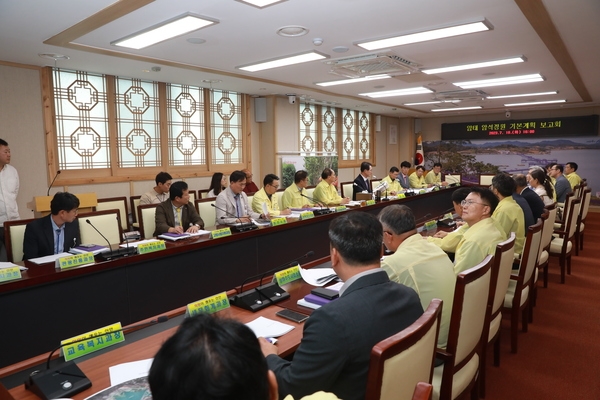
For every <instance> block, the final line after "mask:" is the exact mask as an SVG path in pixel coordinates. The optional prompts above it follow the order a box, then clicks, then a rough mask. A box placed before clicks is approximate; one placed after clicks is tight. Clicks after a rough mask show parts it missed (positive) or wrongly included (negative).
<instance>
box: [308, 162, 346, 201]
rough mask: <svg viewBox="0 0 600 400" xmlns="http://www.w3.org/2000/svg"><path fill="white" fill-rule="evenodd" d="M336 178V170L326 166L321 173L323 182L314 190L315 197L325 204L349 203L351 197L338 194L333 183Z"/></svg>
mask: <svg viewBox="0 0 600 400" xmlns="http://www.w3.org/2000/svg"><path fill="white" fill-rule="evenodd" d="M336 180H337V176H336V175H335V171H334V170H332V169H331V168H325V169H324V170H323V172H322V173H321V182H319V184H318V185H317V187H316V188H315V190H314V192H313V195H312V197H313V199H314V200H315V201H317V202H319V203H320V204H323V205H324V206H339V205H340V204H348V202H349V201H350V199H349V198H348V197H342V196H340V195H339V194H338V192H337V189H336V187H335V185H334V184H333V183H334V182H335V181H336Z"/></svg>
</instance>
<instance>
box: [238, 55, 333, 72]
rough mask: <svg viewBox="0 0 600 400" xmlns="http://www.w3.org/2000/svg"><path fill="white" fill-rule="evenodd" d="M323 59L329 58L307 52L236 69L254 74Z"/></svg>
mask: <svg viewBox="0 0 600 400" xmlns="http://www.w3.org/2000/svg"><path fill="white" fill-rule="evenodd" d="M324 58H329V56H328V55H325V54H322V53H318V52H316V51H309V52H308V53H302V54H296V55H292V56H286V57H282V58H276V59H274V60H267V61H261V62H259V63H256V64H249V65H242V66H239V67H236V68H237V69H241V70H243V71H248V72H256V71H262V70H265V69H271V68H277V67H284V66H287V65H293V64H301V63H305V62H309V61H315V60H322V59H324Z"/></svg>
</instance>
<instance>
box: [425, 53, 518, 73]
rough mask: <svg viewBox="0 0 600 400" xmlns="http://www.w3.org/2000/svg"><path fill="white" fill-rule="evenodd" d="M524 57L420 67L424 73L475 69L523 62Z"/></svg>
mask: <svg viewBox="0 0 600 400" xmlns="http://www.w3.org/2000/svg"><path fill="white" fill-rule="evenodd" d="M524 61H525V57H523V56H519V57H512V58H505V59H502V60H494V61H483V62H478V63H474V64H464V65H455V66H453V67H443V68H431V69H422V70H421V72H423V73H424V74H442V73H444V72H453V71H463V70H466V69H476V68H485V67H495V66H497V65H506V64H515V63H520V62H524Z"/></svg>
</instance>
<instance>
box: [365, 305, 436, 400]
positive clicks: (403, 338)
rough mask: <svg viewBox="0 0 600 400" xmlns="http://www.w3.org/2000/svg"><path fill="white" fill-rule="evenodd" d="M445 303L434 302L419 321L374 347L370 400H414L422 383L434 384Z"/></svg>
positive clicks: (370, 366)
mask: <svg viewBox="0 0 600 400" xmlns="http://www.w3.org/2000/svg"><path fill="white" fill-rule="evenodd" d="M441 316H442V301H441V300H440V299H433V300H432V301H431V303H429V307H427V310H426V311H425V313H423V315H422V316H421V317H419V319H417V320H416V321H415V322H414V323H413V324H412V325H410V326H409V327H408V328H406V329H404V330H402V331H401V332H399V333H397V334H395V335H393V336H390V337H389V338H387V339H384V340H382V341H381V342H379V343H377V344H376V345H375V346H373V350H371V361H370V364H369V376H368V380H367V395H366V400H387V399H390V400H391V399H396V400H403V399H407V400H410V399H411V398H412V395H413V388H414V387H415V385H416V384H417V383H419V382H431V377H432V374H433V363H434V360H435V349H436V345H437V337H438V334H439V330H440V321H441Z"/></svg>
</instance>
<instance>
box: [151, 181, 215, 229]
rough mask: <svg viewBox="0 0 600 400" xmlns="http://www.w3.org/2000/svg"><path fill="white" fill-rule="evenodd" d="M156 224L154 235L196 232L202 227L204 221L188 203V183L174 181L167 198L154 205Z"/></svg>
mask: <svg viewBox="0 0 600 400" xmlns="http://www.w3.org/2000/svg"><path fill="white" fill-rule="evenodd" d="M154 223H155V225H156V227H155V230H154V236H158V235H161V234H163V233H166V232H170V233H184V232H187V233H196V232H198V230H199V229H202V228H204V221H202V218H200V215H199V214H198V211H196V208H195V207H194V205H193V204H191V203H190V194H189V192H188V185H187V183H185V182H183V181H179V182H175V183H173V184H172V185H171V187H170V188H169V200H167V201H163V202H162V203H160V204H159V205H158V206H156V214H154Z"/></svg>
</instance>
